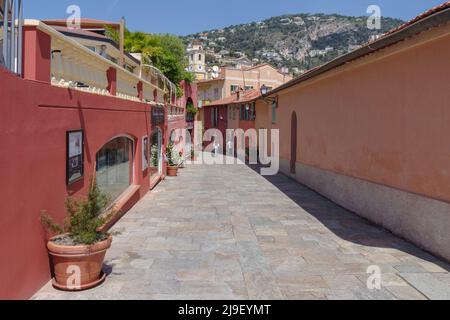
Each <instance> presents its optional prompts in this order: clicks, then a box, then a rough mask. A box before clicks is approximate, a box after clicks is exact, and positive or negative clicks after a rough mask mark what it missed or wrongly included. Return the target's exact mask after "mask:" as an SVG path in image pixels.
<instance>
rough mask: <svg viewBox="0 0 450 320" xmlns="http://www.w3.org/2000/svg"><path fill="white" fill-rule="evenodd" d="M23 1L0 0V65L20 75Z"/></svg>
mask: <svg viewBox="0 0 450 320" xmlns="http://www.w3.org/2000/svg"><path fill="white" fill-rule="evenodd" d="M22 31H23V1H22V0H0V64H1V65H3V66H4V67H6V68H8V69H9V70H11V71H12V72H14V73H17V74H22V35H23V32H22Z"/></svg>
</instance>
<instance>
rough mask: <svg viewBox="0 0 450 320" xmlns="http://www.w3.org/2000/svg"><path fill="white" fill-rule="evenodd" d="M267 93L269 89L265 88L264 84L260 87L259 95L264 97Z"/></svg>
mask: <svg viewBox="0 0 450 320" xmlns="http://www.w3.org/2000/svg"><path fill="white" fill-rule="evenodd" d="M268 92H269V87H267V86H266V85H265V84H263V85H262V87H261V94H262V95H263V96H265V95H266V94H267V93H268Z"/></svg>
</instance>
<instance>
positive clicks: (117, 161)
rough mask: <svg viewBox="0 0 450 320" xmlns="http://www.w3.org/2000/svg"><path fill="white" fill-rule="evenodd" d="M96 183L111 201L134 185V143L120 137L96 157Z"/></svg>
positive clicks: (107, 145)
mask: <svg viewBox="0 0 450 320" xmlns="http://www.w3.org/2000/svg"><path fill="white" fill-rule="evenodd" d="M96 160H97V165H96V182H97V185H98V187H99V189H100V190H101V191H102V192H103V193H105V194H106V195H107V196H108V197H109V198H110V199H111V200H115V199H117V198H118V197H119V196H120V195H121V194H122V193H123V192H124V191H125V190H126V189H127V188H128V187H129V186H130V185H131V184H132V183H133V180H132V179H133V141H132V140H131V139H129V138H127V137H119V138H116V139H114V140H112V141H110V142H108V143H107V144H106V145H105V146H103V148H102V149H101V150H100V151H99V152H98V153H97V156H96Z"/></svg>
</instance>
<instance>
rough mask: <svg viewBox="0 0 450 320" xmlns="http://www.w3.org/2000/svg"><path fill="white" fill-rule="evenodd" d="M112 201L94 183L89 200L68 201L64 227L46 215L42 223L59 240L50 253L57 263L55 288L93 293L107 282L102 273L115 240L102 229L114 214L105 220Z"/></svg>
mask: <svg viewBox="0 0 450 320" xmlns="http://www.w3.org/2000/svg"><path fill="white" fill-rule="evenodd" d="M108 204H109V201H108V198H107V197H106V196H105V195H104V194H102V193H101V192H100V190H99V189H98V187H97V184H96V183H92V184H91V187H90V190H89V194H88V196H87V199H86V200H75V199H72V198H68V199H67V201H66V211H67V218H66V221H65V224H64V226H60V225H58V224H57V223H55V222H54V221H53V219H52V218H51V217H50V216H48V215H47V214H46V212H45V211H44V212H42V216H41V222H42V224H43V225H44V227H46V228H47V229H48V230H49V231H51V232H52V233H53V234H57V236H55V237H53V238H51V239H50V240H49V241H48V244H47V249H48V252H49V255H50V257H51V260H52V263H53V270H54V275H55V278H54V279H53V285H54V287H56V288H58V289H61V290H67V291H80V290H85V289H90V288H93V287H95V286H97V285H98V284H100V283H102V282H103V281H104V280H105V274H104V273H102V267H103V260H104V258H105V254H106V251H107V250H108V249H109V248H110V247H111V243H112V236H111V235H110V234H108V233H106V232H103V231H101V227H102V226H103V225H104V224H105V223H106V222H107V221H108V219H109V217H110V216H112V215H113V214H114V212H111V213H110V214H109V215H107V216H106V217H105V215H104V213H105V209H106V208H107V206H108Z"/></svg>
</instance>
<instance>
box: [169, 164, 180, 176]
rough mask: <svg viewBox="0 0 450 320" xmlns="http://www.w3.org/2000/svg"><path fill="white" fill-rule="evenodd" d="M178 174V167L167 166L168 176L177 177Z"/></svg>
mask: <svg viewBox="0 0 450 320" xmlns="http://www.w3.org/2000/svg"><path fill="white" fill-rule="evenodd" d="M177 175H178V167H172V166H167V176H169V177H176V176H177Z"/></svg>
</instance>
